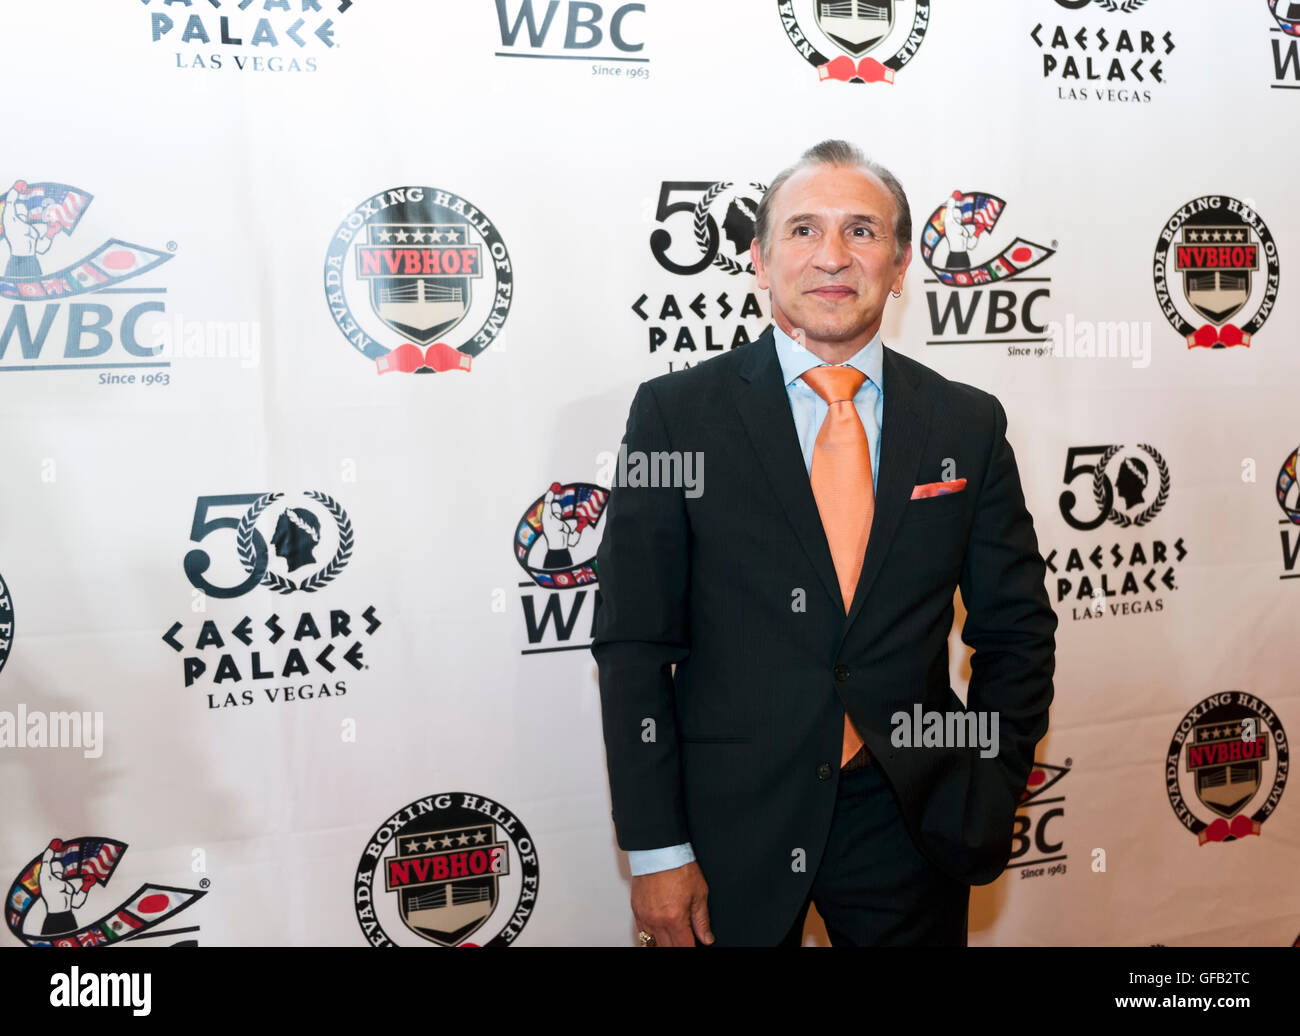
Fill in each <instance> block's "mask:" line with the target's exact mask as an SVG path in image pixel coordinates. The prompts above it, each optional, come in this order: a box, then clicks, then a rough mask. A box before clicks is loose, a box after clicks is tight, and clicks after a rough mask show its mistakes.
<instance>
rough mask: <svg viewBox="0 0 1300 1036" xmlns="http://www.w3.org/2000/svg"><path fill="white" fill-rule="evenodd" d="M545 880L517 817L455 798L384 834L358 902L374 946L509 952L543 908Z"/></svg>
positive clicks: (396, 822) (362, 872)
mask: <svg viewBox="0 0 1300 1036" xmlns="http://www.w3.org/2000/svg"><path fill="white" fill-rule="evenodd" d="M538 873H539V872H538V865H537V850H536V848H535V847H534V845H533V840H532V838H531V837H530V836H529V834H528V831H527V829H526V828H525V827H524V825H523V823H522V822H521V821H520V820H519V818H518V817H516V816H515V815H514V814H513V813H511V812H510V811H509V810H508V809H506V808H505V806H502V805H501V804H500V803H498V802H493V801H492V800H491V799H489V798H484V797H483V796H482V795H470V794H467V793H465V792H460V791H457V792H447V793H444V794H440V795H430V796H428V797H427V798H422V799H417V800H416V801H414V802H412V803H411V804H410V805H409V806H403V807H402V808H401V809H399V810H398V811H397V812H396V813H394V814H393V815H392V816H391V817H389V818H388V819H387V820H385V821H384V822H383V823H382V824H381V825H380V826H379V830H377V831H376V832H375V833H374V834H373V835H372V836H371V837H370V840H369V842H368V843H367V845H366V848H365V850H364V851H363V852H362V854H361V863H360V864H359V865H358V867H357V873H356V878H355V881H354V883H353V887H352V900H353V906H354V908H355V910H356V915H357V923H358V924H359V925H360V926H361V931H362V934H364V935H365V938H366V941H367V942H368V943H370V945H371V946H382V947H394V946H427V945H429V944H433V945H435V946H509V945H511V944H512V943H513V942H514V941H515V940H516V939H517V938H518V937H519V933H520V932H521V931H523V928H524V925H526V924H527V923H528V919H529V918H530V917H531V916H532V913H533V909H534V907H535V906H536V905H537V887H538ZM503 905H504V909H500V912H499V913H498V909H499V908H502V906H503ZM494 918H495V919H494ZM480 932H481V934H479V933H480ZM471 936H474V937H475V938H474V941H473V942H470V941H468V940H469V939H470V937H471Z"/></svg>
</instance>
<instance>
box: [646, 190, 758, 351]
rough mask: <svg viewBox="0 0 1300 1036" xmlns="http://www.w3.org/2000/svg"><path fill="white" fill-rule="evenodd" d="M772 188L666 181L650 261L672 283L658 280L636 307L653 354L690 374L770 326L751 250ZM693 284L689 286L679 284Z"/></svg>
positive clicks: (748, 340)
mask: <svg viewBox="0 0 1300 1036" xmlns="http://www.w3.org/2000/svg"><path fill="white" fill-rule="evenodd" d="M766 190H767V186H766V185H765V184H761V183H757V182H749V183H746V182H744V181H739V182H735V183H733V182H731V181H730V180H716V181H714V180H664V181H663V182H662V183H661V184H660V185H659V198H658V202H657V204H656V206H655V211H654V221H655V223H656V224H657V226H656V227H655V229H654V230H653V231H651V233H650V242H649V244H650V255H651V256H652V257H653V258H654V261H655V262H656V263H657V264H658V266H659V268H660V269H662V270H663V271H664V272H665V273H668V274H671V275H672V277H673V280H671V281H669V280H668V279H667V278H659V277H656V278H655V280H656V282H662V283H664V284H665V285H666V287H667V290H664V291H660V290H658V286H657V285H652V286H651V287H649V288H648V289H647V290H645V291H642V292H641V294H640V295H639V296H638V297H637V299H636V301H635V302H633V303H632V306H631V309H632V312H633V313H635V314H636V315H637V316H638V317H640V319H641V320H642V322H643V323H644V324H645V325H646V331H647V335H648V339H647V343H648V345H649V351H650V354H651V355H655V354H656V353H660V350H662V351H663V352H662V353H661V355H666V356H669V357H670V358H669V359H668V360H667V363H668V370H669V371H673V370H675V369H678V370H680V369H684V368H686V367H690V366H692V365H693V364H694V363H697V362H699V361H700V360H701V359H705V358H707V357H703V356H700V355H699V354H700V353H701V352H703V353H714V352H721V351H724V350H727V349H735V348H737V347H738V346H741V345H745V344H746V343H747V342H751V341H753V340H754V339H755V338H757V337H758V336H759V335H760V334H761V333H762V328H763V326H764V325H765V323H766V322H767V317H766V315H765V313H764V310H763V300H762V299H760V298H759V294H758V292H756V291H755V290H754V280H753V277H754V267H753V264H751V263H750V260H749V246H750V244H751V243H752V242H753V240H754V217H755V216H756V215H757V213H758V203H759V202H760V201H761V200H762V199H763V194H764V192H766ZM683 277H684V278H690V280H688V281H686V282H684V283H685V285H688V286H689V287H686V288H683V287H681V285H682V284H683V282H681V281H677V280H676V278H683Z"/></svg>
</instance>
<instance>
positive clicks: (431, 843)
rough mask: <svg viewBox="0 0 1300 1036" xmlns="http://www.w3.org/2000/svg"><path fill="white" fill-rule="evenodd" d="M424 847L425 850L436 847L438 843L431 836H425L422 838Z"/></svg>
mask: <svg viewBox="0 0 1300 1036" xmlns="http://www.w3.org/2000/svg"><path fill="white" fill-rule="evenodd" d="M424 847H425V849H427V850H433V849H436V848H438V843H437V842H435V841H434V840H433V839H432V838H426V839H425V840H424Z"/></svg>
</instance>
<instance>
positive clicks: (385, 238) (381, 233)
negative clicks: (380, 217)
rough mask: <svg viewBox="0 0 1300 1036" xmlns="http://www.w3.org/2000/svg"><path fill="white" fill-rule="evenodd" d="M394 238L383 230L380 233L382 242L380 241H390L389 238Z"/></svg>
mask: <svg viewBox="0 0 1300 1036" xmlns="http://www.w3.org/2000/svg"><path fill="white" fill-rule="evenodd" d="M392 236H393V235H392V234H390V233H389V232H388V231H387V230H381V231H380V232H379V240H380V241H387V240H388V239H389V238H391V237H392Z"/></svg>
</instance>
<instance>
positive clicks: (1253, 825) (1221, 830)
mask: <svg viewBox="0 0 1300 1036" xmlns="http://www.w3.org/2000/svg"><path fill="white" fill-rule="evenodd" d="M1259 831H1260V824H1259V822H1258V821H1256V820H1251V819H1250V817H1248V816H1246V814H1245V813H1238V814H1237V815H1236V816H1235V817H1233V818H1232V823H1231V824H1229V823H1228V822H1227V821H1226V820H1224V819H1223V818H1222V817H1220V818H1219V819H1218V820H1216V821H1215V822H1214V823H1213V824H1211V825H1210V826H1209V827H1207V828H1206V829H1205V830H1204V831H1202V832H1201V835H1200V839H1199V840H1200V844H1201V845H1204V844H1205V843H1206V842H1222V841H1223V840H1224V839H1225V838H1227V837H1228V835H1232V837H1233V838H1245V837H1246V835H1257V834H1259Z"/></svg>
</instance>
